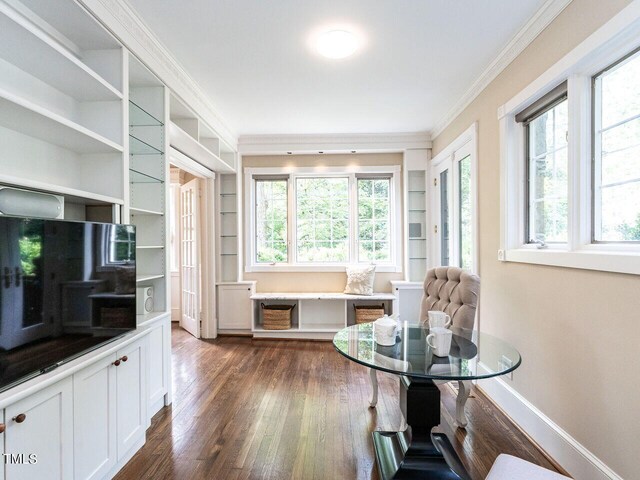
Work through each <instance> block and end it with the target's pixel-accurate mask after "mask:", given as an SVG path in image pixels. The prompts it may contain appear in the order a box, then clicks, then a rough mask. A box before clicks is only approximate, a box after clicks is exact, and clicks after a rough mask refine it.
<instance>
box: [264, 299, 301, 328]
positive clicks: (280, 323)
mask: <svg viewBox="0 0 640 480" xmlns="http://www.w3.org/2000/svg"><path fill="white" fill-rule="evenodd" d="M261 306H262V328H264V329H265V330H289V329H290V328H291V313H292V312H293V308H294V307H295V305H265V304H264V303H262V304H261Z"/></svg>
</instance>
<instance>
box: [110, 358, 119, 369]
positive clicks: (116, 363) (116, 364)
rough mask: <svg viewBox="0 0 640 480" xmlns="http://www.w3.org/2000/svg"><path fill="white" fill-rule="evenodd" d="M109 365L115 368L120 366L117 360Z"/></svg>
mask: <svg viewBox="0 0 640 480" xmlns="http://www.w3.org/2000/svg"><path fill="white" fill-rule="evenodd" d="M111 365H115V366H116V367H117V366H119V365H120V359H119V358H118V359H117V360H116V361H115V362H113V363H112V364H111Z"/></svg>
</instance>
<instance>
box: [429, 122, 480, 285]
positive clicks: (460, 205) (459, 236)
mask: <svg viewBox="0 0 640 480" xmlns="http://www.w3.org/2000/svg"><path fill="white" fill-rule="evenodd" d="M476 142H477V124H475V123H474V124H473V125H471V127H469V128H468V129H467V130H466V131H465V132H463V133H462V134H461V135H460V136H459V137H458V138H457V139H456V140H454V141H453V142H452V143H451V144H450V145H448V146H447V147H445V148H444V149H443V150H442V151H441V152H440V153H439V154H438V155H436V156H435V157H434V158H433V159H432V160H431V162H430V168H429V173H430V180H431V181H430V182H429V189H430V191H431V194H430V198H431V202H430V208H429V222H430V223H431V224H432V225H433V230H432V233H433V236H432V241H431V255H430V259H429V266H430V267H436V266H446V265H452V266H457V267H461V268H463V269H465V270H469V271H471V272H477V271H478V260H477V252H478V242H477V232H478V228H477V203H478V201H477V153H476V152H477V143H476Z"/></svg>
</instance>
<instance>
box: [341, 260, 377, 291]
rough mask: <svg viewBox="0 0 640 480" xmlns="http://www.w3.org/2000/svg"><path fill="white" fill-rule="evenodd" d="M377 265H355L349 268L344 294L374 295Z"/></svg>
mask: <svg viewBox="0 0 640 480" xmlns="http://www.w3.org/2000/svg"><path fill="white" fill-rule="evenodd" d="M375 274H376V266H375V265H364V266H363V265H355V266H352V267H347V286H346V287H345V289H344V293H350V294H352V295H373V279H374V277H375Z"/></svg>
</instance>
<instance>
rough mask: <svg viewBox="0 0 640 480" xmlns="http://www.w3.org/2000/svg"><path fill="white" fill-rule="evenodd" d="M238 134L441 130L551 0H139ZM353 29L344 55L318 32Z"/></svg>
mask: <svg viewBox="0 0 640 480" xmlns="http://www.w3.org/2000/svg"><path fill="white" fill-rule="evenodd" d="M129 2H130V3H131V5H132V6H133V8H134V9H135V10H136V11H137V12H138V13H139V15H140V16H141V17H142V19H143V20H144V21H145V22H146V23H147V25H148V26H149V27H150V28H151V29H152V30H153V31H154V33H155V34H156V35H157V36H158V37H159V38H160V40H161V41H162V42H163V43H164V44H165V46H166V47H167V48H168V49H169V50H170V51H171V52H172V53H173V54H174V56H175V57H176V58H177V59H178V61H179V62H180V63H181V64H182V65H183V66H184V67H185V68H186V70H187V71H188V72H189V73H190V74H191V76H192V77H193V78H194V79H195V81H196V82H197V83H198V84H199V85H200V86H201V87H202V88H203V89H204V91H205V92H206V93H207V94H208V95H209V97H210V98H211V100H212V102H213V104H214V105H215V106H216V108H217V110H218V112H219V113H220V115H221V116H222V118H223V119H224V120H225V121H226V122H227V124H228V125H229V127H230V128H231V129H233V130H235V132H236V133H237V134H238V135H249V134H297V133H392V132H423V131H429V130H431V129H433V128H434V127H435V126H436V124H438V122H440V121H441V120H442V119H443V117H444V116H445V115H446V114H447V112H448V111H449V110H450V109H451V108H452V106H453V104H454V103H455V102H456V101H457V100H458V99H459V98H460V96H461V95H462V94H464V93H465V91H466V90H467V89H468V88H469V87H470V86H471V84H472V83H473V81H474V80H475V79H476V78H477V77H478V76H479V75H480V74H481V73H482V71H483V70H484V69H485V68H486V67H487V65H488V64H489V63H490V62H491V61H492V60H493V59H494V58H495V57H496V56H497V55H498V54H499V53H500V51H501V50H502V49H503V48H504V46H505V45H506V44H507V43H508V42H509V40H511V39H512V38H513V36H514V35H515V34H516V33H517V32H518V30H520V29H521V28H522V26H523V25H524V24H525V23H526V22H527V21H528V20H529V19H530V18H531V17H532V16H533V15H534V13H535V12H536V11H537V10H538V9H539V8H540V7H541V6H542V5H543V4H544V3H545V1H544V0H455V1H452V0H315V1H311V0H164V1H158V0H129ZM332 26H338V27H345V26H346V27H351V28H354V29H356V31H357V32H358V33H359V34H360V35H362V36H363V38H364V39H365V44H364V46H363V47H362V48H361V50H360V51H359V52H357V53H356V54H355V55H354V56H352V57H349V58H347V59H342V60H329V59H326V58H323V57H320V56H319V55H318V54H317V53H315V52H314V51H313V49H312V48H311V47H310V45H309V37H310V36H311V35H312V34H313V33H314V32H316V31H317V30H318V29H319V28H322V27H332Z"/></svg>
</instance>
